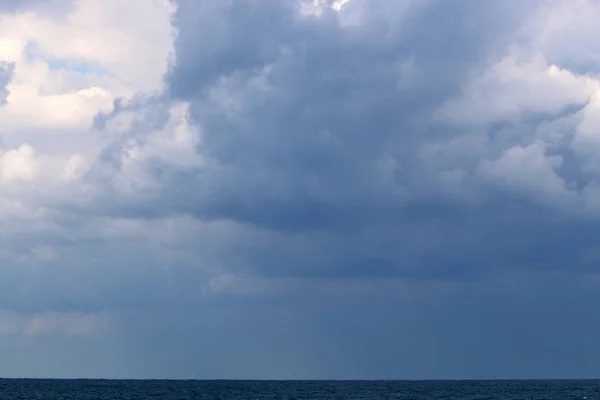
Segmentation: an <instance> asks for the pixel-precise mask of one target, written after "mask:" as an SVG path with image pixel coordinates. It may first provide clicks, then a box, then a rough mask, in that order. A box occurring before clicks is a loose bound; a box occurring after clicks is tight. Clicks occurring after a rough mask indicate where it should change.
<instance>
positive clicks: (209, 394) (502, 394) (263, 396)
mask: <svg viewBox="0 0 600 400" xmlns="http://www.w3.org/2000/svg"><path fill="white" fill-rule="evenodd" d="M0 399H2V400H12V399H20V400H26V399H27V400H29V399H44V400H59V399H60V400H86V399H111V400H117V399H156V400H159V399H164V400H170V399H173V400H174V399H178V400H180V399H181V400H183V399H202V400H204V399H219V400H220V399H222V400H236V399H240V400H241V399H244V400H268V399H273V400H275V399H286V400H292V399H298V400H301V399H307V400H308V399H311V400H317V399H319V400H321V399H322V400H335V399H339V400H351V399H369V400H376V399H386V400H387V399H390V400H391V399H407V400H421V399H422V400H436V399H439V400H442V399H443V400H452V399H456V400H458V399H460V400H486V399H490V400H504V399H510V400H517V399H524V400H525V399H526V400H570V399H574V400H575V399H577V400H600V381H597V380H579V381H578V380H571V381H567V380H546V381H226V380H223V381H174V380H170V381H163V380H148V381H139V380H138V381H133V380H131V381H128V380H44V379H0Z"/></svg>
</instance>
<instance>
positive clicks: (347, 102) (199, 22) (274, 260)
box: [88, 0, 591, 280]
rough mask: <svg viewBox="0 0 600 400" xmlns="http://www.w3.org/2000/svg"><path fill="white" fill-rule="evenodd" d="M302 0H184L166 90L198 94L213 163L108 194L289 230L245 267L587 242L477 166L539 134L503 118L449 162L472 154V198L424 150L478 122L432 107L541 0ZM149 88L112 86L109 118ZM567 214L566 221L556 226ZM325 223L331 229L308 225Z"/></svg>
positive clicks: (492, 258) (204, 144)
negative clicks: (354, 16) (116, 92)
mask: <svg viewBox="0 0 600 400" xmlns="http://www.w3.org/2000/svg"><path fill="white" fill-rule="evenodd" d="M528 4H529V3H528ZM298 5H299V2H295V1H281V2H274V1H258V2H251V1H237V2H231V3H226V2H203V3H202V4H199V3H197V2H194V1H181V2H179V3H178V10H177V12H176V15H175V17H174V23H175V25H176V26H177V29H178V34H177V39H176V43H175V53H176V54H175V55H176V61H175V63H174V64H173V66H172V68H171V70H170V72H169V73H168V74H167V76H166V82H167V85H168V88H167V91H166V94H167V95H168V96H170V97H171V98H172V99H175V100H187V101H190V103H191V105H190V115H189V118H190V121H191V122H192V123H193V124H194V125H196V126H197V127H198V128H199V129H200V130H201V132H202V141H201V144H200V145H199V146H198V148H197V151H198V152H199V153H200V154H202V155H203V156H206V157H207V159H208V160H209V162H208V163H207V164H205V165H203V166H201V167H175V166H174V165H171V164H169V163H168V162H165V161H164V160H161V159H160V158H153V159H151V160H149V161H147V162H145V164H144V165H143V167H144V170H145V171H146V173H147V174H148V175H150V176H152V177H153V178H154V179H155V181H156V182H158V186H157V187H158V188H160V189H158V190H155V189H150V191H149V192H148V193H144V194H140V193H138V195H137V196H134V197H131V198H124V199H121V200H118V196H117V195H116V194H107V195H106V199H107V201H105V202H103V204H101V205H99V209H102V208H104V209H105V210H106V212H109V213H111V214H112V215H115V216H131V217H134V218H155V217H164V216H168V215H172V214H178V213H185V214H191V215H193V216H195V217H196V218H198V219H200V220H204V221H211V220H221V219H223V220H232V221H235V222H237V223H242V224H250V225H253V226H256V227H258V228H260V229H266V230H268V231H271V232H274V234H275V235H282V237H283V238H284V239H281V240H282V241H284V242H285V245H283V246H282V245H276V244H274V243H269V242H268V241H267V242H263V243H257V244H254V245H251V246H246V247H244V248H243V249H240V250H238V251H239V254H240V257H241V259H243V260H244V261H243V262H241V263H240V265H238V266H237V267H235V268H233V270H234V271H235V272H238V273H240V272H243V271H251V272H252V273H256V274H258V275H261V276H267V277H285V276H292V277H329V278H334V277H386V276H399V277H409V278H414V279H433V280H438V279H439V280H465V279H466V280H470V279H474V278H481V277H486V276H489V275H494V274H497V273H501V271H503V270H506V269H512V268H523V267H524V266H526V268H536V269H537V268H542V269H543V268H560V267H559V266H560V265H562V264H561V263H563V262H564V261H565V260H566V259H569V258H570V257H573V255H572V254H571V251H570V250H569V251H566V252H562V251H561V250H558V248H557V247H556V245H557V244H558V243H561V241H564V240H565V239H566V238H568V237H570V235H571V233H569V232H572V231H571V230H570V229H573V228H571V227H572V225H573V223H571V222H564V221H558V222H557V221H555V219H553V217H552V213H553V211H552V209H550V208H545V206H544V205H540V204H539V202H538V201H536V200H535V199H531V198H529V197H527V196H523V195H521V194H514V193H507V192H505V191H503V190H501V189H499V188H497V187H494V185H490V184H484V183H482V182H480V181H478V178H477V177H476V176H475V169H476V168H477V166H478V165H479V163H480V162H481V160H482V159H483V158H486V157H490V158H492V157H494V158H495V157H498V156H499V155H500V154H501V153H502V152H503V151H504V150H506V149H507V148H509V147H510V146H512V145H515V144H520V143H525V144H527V143H528V142H527V141H523V140H522V141H517V142H503V141H501V140H505V137H506V133H504V134H503V135H504V138H503V137H502V136H498V135H497V136H498V137H500V140H498V139H495V138H494V127H490V130H489V132H486V131H485V130H483V131H482V132H481V135H482V136H483V137H484V138H490V139H489V141H488V144H487V145H486V146H487V147H486V148H485V149H484V151H483V153H480V152H479V150H477V152H476V153H473V155H472V156H473V157H474V158H473V159H470V158H469V157H471V156H468V157H465V158H464V159H458V160H455V161H452V162H451V163H450V164H449V165H447V167H450V168H456V167H458V168H462V169H464V170H465V171H466V178H465V179H466V183H467V189H469V190H472V191H473V190H474V191H475V192H476V202H475V204H472V203H467V204H466V205H465V204H464V203H463V202H461V201H460V199H453V198H452V197H448V195H447V194H444V193H443V191H442V190H441V189H440V188H439V183H438V181H437V177H438V174H439V173H440V172H441V171H443V170H444V169H443V168H444V167H442V168H440V167H436V166H434V167H432V166H431V165H429V164H427V163H426V162H425V161H424V160H423V159H422V157H420V152H421V150H422V149H423V147H424V146H425V145H427V144H429V143H436V142H438V143H444V141H448V140H452V139H453V138H460V137H461V136H462V135H464V134H465V132H464V130H462V129H461V128H460V127H458V128H457V127H456V126H450V125H447V124H446V125H444V124H443V123H440V122H438V121H436V120H435V117H434V114H435V111H436V110H437V109H438V108H439V107H440V106H441V105H442V104H443V103H444V102H446V101H447V100H448V99H450V98H452V97H453V96H457V95H459V94H460V91H461V90H462V89H463V86H464V85H465V84H466V82H467V81H468V79H469V77H471V76H473V75H477V74H479V73H481V71H482V70H484V69H485V68H486V67H488V66H490V65H491V64H493V63H494V62H496V61H497V60H499V59H500V58H501V57H503V56H504V54H505V52H506V51H508V50H507V49H508V46H509V45H510V44H511V43H512V42H511V41H512V40H513V39H514V36H513V30H514V29H515V28H516V27H517V26H518V24H519V23H520V21H521V19H522V18H523V16H524V15H526V14H527V12H528V11H529V10H530V7H533V3H531V4H529V5H522V4H521V3H519V4H517V3H514V2H509V3H506V2H496V1H490V2H465V1H443V2H441V1H432V2H423V3H418V2H416V3H415V2H409V1H407V2H392V1H384V0H378V1H371V2H359V1H354V2H350V3H348V5H347V6H346V8H344V9H343V10H342V12H341V13H340V14H339V15H338V14H336V13H335V12H333V11H326V12H325V13H324V14H323V15H322V16H320V17H315V16H305V17H300V16H299V15H298V12H299V11H298V7H297V6H298ZM361 6H363V7H362V8H360V11H361V16H360V23H358V24H354V25H352V24H351V25H344V24H343V21H344V13H352V12H353V11H354V10H353V8H357V9H358V7H361ZM432 26H434V27H435V29H433V28H431V27H432ZM161 101H164V99H158V100H157V99H152V100H151V102H149V103H148V107H147V110H146V111H143V112H141V113H140V114H139V116H138V119H137V120H136V121H137V122H136V123H135V124H134V128H133V129H132V131H131V132H130V133H129V134H127V135H125V136H124V140H123V142H115V143H114V144H113V145H112V146H111V147H108V148H107V149H106V150H105V151H104V152H103V153H102V155H101V157H100V158H99V160H98V162H97V164H96V166H95V167H94V169H92V171H91V173H90V175H89V176H88V178H89V179H92V180H94V181H97V182H99V183H101V184H106V182H108V180H107V179H106V177H111V176H113V175H114V174H115V173H117V171H119V169H120V164H119V163H120V160H121V152H122V151H123V149H127V148H130V147H127V146H135V144H133V145H132V144H131V143H132V138H133V143H143V142H144V140H145V139H144V138H145V135H146V133H147V132H150V131H152V130H153V129H158V128H160V127H161V126H164V123H166V119H167V118H166V117H164V112H165V110H164V107H163V108H162V109H161V107H160V104H161ZM142 104H143V101H134V102H133V103H131V104H129V105H124V104H121V103H115V107H114V110H113V112H112V113H109V114H99V115H98V117H97V118H96V125H97V127H99V128H101V127H102V125H104V124H105V123H106V122H107V121H110V120H111V118H114V117H115V116H116V115H118V114H119V113H120V112H121V111H125V110H133V109H138V108H140V107H141V105H142ZM561 113H562V111H561ZM561 115H562V114H560V113H559V114H558V115H553V116H547V117H546V116H545V117H544V118H533V119H532V118H529V120H525V121H524V122H523V125H520V126H519V127H518V128H517V129H516V130H515V133H512V135H516V134H519V135H521V136H519V137H520V138H521V139H522V138H524V137H525V136H523V132H525V131H527V130H528V128H527V126H536V125H539V124H540V123H541V122H543V121H544V120H546V119H551V118H558V117H560V116H561ZM159 116H161V117H160V118H158V117H159ZM157 118H158V119H157ZM534 120H535V121H534ZM153 121H154V122H153ZM509 128H510V127H509ZM521 128H522V129H521ZM511 129H512V128H511ZM505 131H506V129H505ZM518 132H521V133H518ZM486 140H487V139H486ZM125 142H126V143H129V144H128V145H126V146H125V145H124V143H125ZM465 146H466V147H467V152H468V146H469V143H468V142H467V143H466V144H465ZM507 146H508V147H507ZM570 165H573V164H572V163H570V162H567V163H565V167H564V171H567V169H568V168H569V166H570ZM102 171H105V172H104V173H103V172H102ZM569 171H571V172H573V169H570V170H569ZM565 173H566V172H565ZM103 176H104V178H102V177H103ZM111 190H113V189H111V186H110V185H109V186H106V192H105V193H112V192H111ZM461 190H462V189H461ZM111 199H117V201H112V200H111ZM581 224H583V225H585V223H584V222H582V223H581ZM553 229H555V230H556V232H561V233H560V234H553V235H549V234H548V232H549V230H550V232H551V231H552V230H553ZM314 232H316V233H320V234H319V235H318V236H315V237H317V238H318V239H306V238H307V237H310V235H311V233H314ZM563 232H564V234H563ZM563 235H564V237H563ZM590 245H591V244H590ZM231 246H232V248H235V246H236V244H235V243H231ZM578 246H583V247H585V246H586V244H584V243H581V244H578ZM528 248H536V249H538V250H536V254H537V255H531V254H529V253H528V252H527V250H526V249H528ZM578 248H579V247H578ZM544 249H548V250H547V251H546V252H545V253H544ZM538 251H539V252H540V253H538ZM573 251H574V250H573ZM574 252H575V251H574ZM569 254H571V255H569ZM576 254H580V251H579V250H577V251H576ZM580 265H581V267H580V269H582V270H585V269H588V268H591V265H590V262H587V261H585V262H584V261H582V263H581V264H580ZM584 265H585V267H584Z"/></svg>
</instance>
